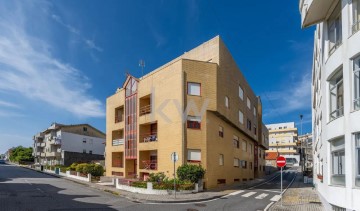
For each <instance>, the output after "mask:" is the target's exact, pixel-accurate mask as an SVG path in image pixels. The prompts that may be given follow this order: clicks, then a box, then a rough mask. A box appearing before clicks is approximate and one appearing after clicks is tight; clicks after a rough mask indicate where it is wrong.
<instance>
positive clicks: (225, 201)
mask: <svg viewBox="0 0 360 211" xmlns="http://www.w3.org/2000/svg"><path fill="white" fill-rule="evenodd" d="M295 175H296V171H293V170H288V171H285V172H284V177H283V180H284V184H283V185H284V188H286V187H287V186H288V184H289V183H290V182H291V181H292V180H293V178H294V176H295ZM279 194H280V177H276V178H275V179H273V180H271V181H268V182H266V183H264V184H261V185H259V186H256V187H253V188H251V189H246V190H240V191H238V192H235V193H234V194H233V195H229V196H226V197H223V198H220V199H217V200H212V201H209V202H201V203H182V204H142V203H135V202H132V201H129V200H128V199H125V198H122V197H120V196H116V195H113V194H110V193H106V192H103V191H99V190H95V189H93V188H90V187H87V186H85V185H81V184H78V183H75V182H72V181H68V180H65V179H61V178H57V177H52V176H49V175H46V174H42V173H39V172H35V171H32V170H29V169H24V168H21V167H17V166H12V165H3V164H0V211H3V210H4V211H7V210H9V211H16V210H21V211H22V210H26V211H30V210H34V211H35V210H36V211H37V210H139V211H144V210H154V211H158V210H159V211H160V210H166V211H167V210H179V211H180V210H181V211H196V210H199V211H200V210H236V211H240V210H244V211H252V210H254V211H257V210H264V208H265V207H266V206H267V205H269V204H270V203H271V202H272V201H274V200H276V199H277V198H278V196H279Z"/></svg>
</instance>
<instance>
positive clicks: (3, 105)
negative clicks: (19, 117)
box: [0, 100, 20, 108]
mask: <svg viewBox="0 0 360 211" xmlns="http://www.w3.org/2000/svg"><path fill="white" fill-rule="evenodd" d="M0 107H8V108H20V106H19V105H16V104H14V103H10V102H6V101H2V100H0Z"/></svg>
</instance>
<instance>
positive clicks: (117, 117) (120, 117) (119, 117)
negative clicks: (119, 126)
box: [115, 115, 124, 123]
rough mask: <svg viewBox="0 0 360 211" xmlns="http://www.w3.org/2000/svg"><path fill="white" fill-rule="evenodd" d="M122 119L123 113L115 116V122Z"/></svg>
mask: <svg viewBox="0 0 360 211" xmlns="http://www.w3.org/2000/svg"><path fill="white" fill-rule="evenodd" d="M122 121H124V116H123V115H120V116H115V123H118V122H122Z"/></svg>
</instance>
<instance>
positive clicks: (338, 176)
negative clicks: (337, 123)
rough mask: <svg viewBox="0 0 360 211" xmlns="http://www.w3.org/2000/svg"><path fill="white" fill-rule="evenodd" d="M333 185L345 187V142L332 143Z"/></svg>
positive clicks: (338, 139) (342, 139) (342, 140)
mask: <svg viewBox="0 0 360 211" xmlns="http://www.w3.org/2000/svg"><path fill="white" fill-rule="evenodd" d="M330 147H331V168H332V170H331V184H333V185H343V186H345V140H344V137H341V138H337V139H335V140H333V141H331V146H330Z"/></svg>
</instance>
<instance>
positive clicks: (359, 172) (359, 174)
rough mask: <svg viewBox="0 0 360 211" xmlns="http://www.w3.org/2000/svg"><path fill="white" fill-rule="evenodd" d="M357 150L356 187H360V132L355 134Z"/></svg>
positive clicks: (355, 148)
mask: <svg viewBox="0 0 360 211" xmlns="http://www.w3.org/2000/svg"><path fill="white" fill-rule="evenodd" d="M353 137H354V144H355V147H354V150H355V181H354V184H355V186H356V187H360V132H357V133H354V134H353Z"/></svg>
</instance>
